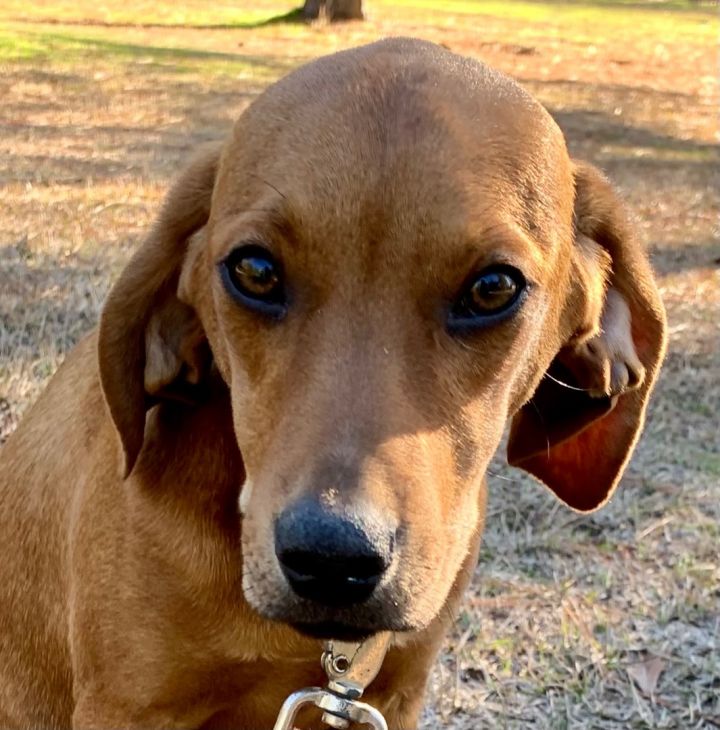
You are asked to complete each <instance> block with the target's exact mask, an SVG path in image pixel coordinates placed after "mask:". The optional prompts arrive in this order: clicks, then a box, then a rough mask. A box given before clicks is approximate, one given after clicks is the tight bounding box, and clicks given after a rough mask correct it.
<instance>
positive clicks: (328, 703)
mask: <svg viewBox="0 0 720 730" xmlns="http://www.w3.org/2000/svg"><path fill="white" fill-rule="evenodd" d="M389 643H390V634H389V633H382V634H376V635H375V636H372V637H370V638H369V639H366V640H365V641H362V642H360V641H335V640H331V641H328V642H327V643H326V644H325V651H324V652H323V654H322V658H321V663H322V667H323V669H324V670H325V674H327V677H328V684H327V687H326V688H324V689H323V688H321V687H308V688H307V689H301V690H300V691H299V692H294V693H293V694H291V695H290V696H289V697H288V698H287V699H286V700H285V702H284V703H283V706H282V708H281V709H280V714H279V715H278V719H277V721H276V722H275V727H274V728H273V730H293V722H294V720H295V718H296V717H297V714H298V712H300V710H301V709H302V708H303V707H306V706H308V705H314V706H315V707H318V708H320V709H321V710H323V716H322V721H323V722H324V723H325V724H326V725H327V726H328V727H330V728H336V730H347V729H348V728H350V726H351V723H357V724H366V725H370V727H372V728H373V730H388V726H387V723H386V722H385V718H384V717H383V716H382V714H381V713H380V712H379V711H378V710H377V709H376V708H374V707H372V706H371V705H368V704H367V703H365V702H359V699H360V697H362V694H363V692H364V691H365V688H366V687H367V686H368V685H369V684H370V683H371V682H372V681H373V679H375V677H377V675H378V672H379V671H380V667H381V666H382V663H383V659H384V658H385V654H386V653H387V649H388V645H389Z"/></svg>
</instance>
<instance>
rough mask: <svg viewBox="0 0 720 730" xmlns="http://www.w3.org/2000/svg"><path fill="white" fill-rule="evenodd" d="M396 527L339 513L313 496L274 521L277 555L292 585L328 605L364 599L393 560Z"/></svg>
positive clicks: (340, 605)
mask: <svg viewBox="0 0 720 730" xmlns="http://www.w3.org/2000/svg"><path fill="white" fill-rule="evenodd" d="M394 549H395V531H394V530H392V529H390V528H387V527H385V526H382V527H381V526H379V525H378V524H377V521H374V522H372V523H366V522H364V521H363V520H361V519H356V518H354V517H349V516H346V515H340V514H337V513H335V512H333V511H331V510H330V509H328V508H327V507H325V506H323V505H322V504H321V503H320V502H319V501H317V500H314V499H306V500H302V501H300V502H298V503H296V504H295V505H292V506H290V507H288V508H287V509H285V511H284V512H282V513H281V514H280V516H279V517H278V519H277V521H276V523H275V554H276V556H277V559H278V561H279V563H280V567H281V569H282V571H283V574H284V575H285V578H286V579H287V581H288V583H289V584H290V587H291V588H292V590H293V591H294V592H295V593H296V594H297V595H298V596H300V597H301V598H305V599H307V600H310V601H313V602H315V603H319V604H322V605H325V606H332V607H337V608H340V607H344V606H352V605H355V604H358V603H363V602H364V601H366V600H367V599H368V598H370V596H371V595H372V593H373V591H374V590H375V588H376V587H377V585H378V584H379V583H380V581H381V579H382V577H383V575H384V574H385V573H386V571H387V570H388V568H389V567H390V564H391V563H392V559H393V553H394Z"/></svg>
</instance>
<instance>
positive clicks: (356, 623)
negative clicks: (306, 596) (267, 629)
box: [248, 596, 426, 641]
mask: <svg viewBox="0 0 720 730" xmlns="http://www.w3.org/2000/svg"><path fill="white" fill-rule="evenodd" d="M253 599H254V600H249V601H248V602H249V603H250V605H251V606H252V608H253V609H254V610H255V611H256V612H257V613H258V614H260V615H261V616H263V617H264V618H267V619H270V620H271V621H277V622H280V623H284V624H287V625H288V626H291V627H292V628H293V629H295V630H296V631H299V632H300V633H301V634H304V635H306V636H309V637H311V638H313V639H338V640H344V641H362V640H363V639H366V638H367V637H369V636H372V635H373V634H377V633H380V632H382V631H391V632H403V633H406V632H413V631H419V630H421V629H423V628H425V626H426V623H425V622H422V623H421V622H418V621H413V620H411V619H410V617H409V616H408V615H407V614H406V613H405V612H404V611H402V610H399V607H398V606H397V605H393V603H392V602H391V603H390V606H386V605H384V604H385V601H379V600H374V599H371V600H370V601H368V602H366V603H362V604H357V605H355V606H348V607H344V608H333V607H330V606H322V605H317V604H314V603H310V602H308V601H304V600H302V599H290V600H287V601H282V600H281V601H278V602H274V601H268V602H259V601H258V600H257V598H256V597H255V596H253Z"/></svg>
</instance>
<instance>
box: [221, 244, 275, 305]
mask: <svg viewBox="0 0 720 730" xmlns="http://www.w3.org/2000/svg"><path fill="white" fill-rule="evenodd" d="M248 256H258V257H262V258H265V259H267V260H269V261H271V262H272V263H273V264H274V265H275V266H276V267H277V269H278V282H279V283H278V286H277V290H278V294H279V296H278V298H277V299H260V298H258V297H254V296H252V295H251V294H249V293H246V292H245V291H243V290H242V288H241V287H239V286H238V285H237V284H236V283H235V281H234V279H233V275H232V268H233V266H234V265H235V264H236V263H237V261H238V259H241V258H245V257H248ZM218 269H219V271H220V278H221V280H222V283H223V286H224V288H225V291H226V292H227V293H228V294H229V295H230V296H231V297H232V298H233V299H234V300H235V301H237V302H239V303H240V304H242V305H243V306H244V307H246V308H247V309H252V310H254V311H256V312H259V313H260V314H263V315H265V316H267V317H270V318H272V319H282V318H283V317H284V316H285V315H286V314H287V309H288V301H287V293H286V291H285V282H284V278H285V277H284V272H283V268H282V265H281V263H280V262H279V261H278V260H277V259H276V258H275V256H274V255H273V253H272V251H270V250H269V249H268V248H267V247H266V246H264V245H263V244H262V243H258V242H257V241H248V242H247V243H242V244H240V245H239V246H236V247H235V248H234V249H233V250H232V251H230V253H229V254H227V256H225V258H223V259H222V260H221V261H220V262H219V263H218Z"/></svg>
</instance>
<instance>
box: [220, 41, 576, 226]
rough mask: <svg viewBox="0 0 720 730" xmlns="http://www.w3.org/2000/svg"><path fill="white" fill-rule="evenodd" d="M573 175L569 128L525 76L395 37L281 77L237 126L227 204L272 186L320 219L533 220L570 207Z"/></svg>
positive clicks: (243, 202) (246, 200)
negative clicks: (488, 214) (517, 78)
mask: <svg viewBox="0 0 720 730" xmlns="http://www.w3.org/2000/svg"><path fill="white" fill-rule="evenodd" d="M569 180H570V172H569V163H568V157H567V151H566V148H565V143H564V139H563V137H562V134H561V132H560V130H559V129H558V128H557V125H556V124H555V123H554V121H553V120H552V118H551V117H550V115H549V114H548V113H547V112H546V111H545V110H544V109H543V108H542V106H541V105H540V104H538V103H537V102H536V101H535V100H534V99H533V98H532V97H531V96H530V95H529V94H528V93H527V92H525V91H524V90H523V89H522V88H521V87H520V86H519V85H518V84H516V83H515V82H514V81H512V80H511V79H509V78H508V77H506V76H504V75H502V74H500V73H498V72H496V71H494V70H492V69H490V68H489V67H487V66H485V65H483V64H481V63H479V62H477V61H473V60H471V59H467V58H464V57H461V56H457V55H455V54H452V53H449V52H448V51H446V50H445V49H443V48H441V47H439V46H435V45H433V44H430V43H426V42H424V41H413V40H408V39H393V40H390V41H383V42H379V43H375V44H372V45H370V46H364V47H361V48H358V49H354V50H352V51H346V52H341V53H339V54H335V55H334V56H328V57H324V58H322V59H319V60H318V61H316V62H314V63H312V64H309V65H308V66H306V67H303V68H301V69H299V70H298V71H296V72H295V73H293V74H290V75H289V76H288V77H286V78H285V79H283V80H281V81H280V82H278V83H277V84H275V85H274V86H272V87H270V89H269V90H268V91H266V92H265V93H264V94H263V95H262V96H261V97H260V98H259V99H258V100H257V101H256V102H255V103H254V104H253V105H252V106H251V107H250V108H249V109H248V110H247V111H246V113H245V114H244V115H243V116H242V117H241V118H240V120H239V121H238V123H237V125H236V128H235V131H234V135H233V138H232V140H231V142H230V143H229V144H228V146H227V147H226V150H225V154H224V156H223V161H222V165H221V172H220V175H219V181H218V189H217V191H216V196H215V199H214V204H213V207H214V211H215V212H216V213H217V214H220V215H222V214H223V213H227V214H235V213H238V212H241V211H242V210H243V209H244V208H247V207H251V206H252V205H253V204H254V203H256V202H257V200H258V199H264V198H266V197H267V193H268V190H269V189H272V190H274V191H277V193H278V194H279V195H280V196H282V197H283V198H284V199H285V201H286V203H287V205H288V206H289V207H291V208H293V209H294V211H295V212H296V214H297V216H298V217H300V218H302V219H303V220H305V221H309V222H310V223H312V222H313V221H323V220H325V221H327V220H333V221H335V222H338V223H344V225H345V226H346V227H353V226H357V225H362V226H364V227H365V228H366V229H367V227H368V224H369V223H370V222H371V221H369V217H375V218H380V219H383V220H384V222H385V223H388V222H393V223H394V224H395V225H400V226H405V227H406V228H408V227H410V228H412V226H413V225H423V226H426V225H427V223H428V221H430V222H435V223H437V224H439V223H440V221H441V220H442V221H452V220H455V221H457V222H459V221H460V220H461V219H462V218H465V219H472V218H477V214H478V211H480V210H492V211H493V213H494V215H495V217H496V218H497V217H498V215H500V214H502V215H505V217H506V218H516V219H517V218H524V219H525V220H527V221H529V222H530V224H531V225H532V221H531V219H533V218H542V217H543V216H545V217H547V216H552V215H554V214H555V213H556V212H557V209H558V207H561V208H566V209H567V205H566V203H567V200H564V199H566V198H567V197H568V194H569V193H568V191H569V188H570V187H571V186H570V184H569ZM563 212H565V213H566V212H567V210H565V211H563ZM381 224H382V223H381Z"/></svg>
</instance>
